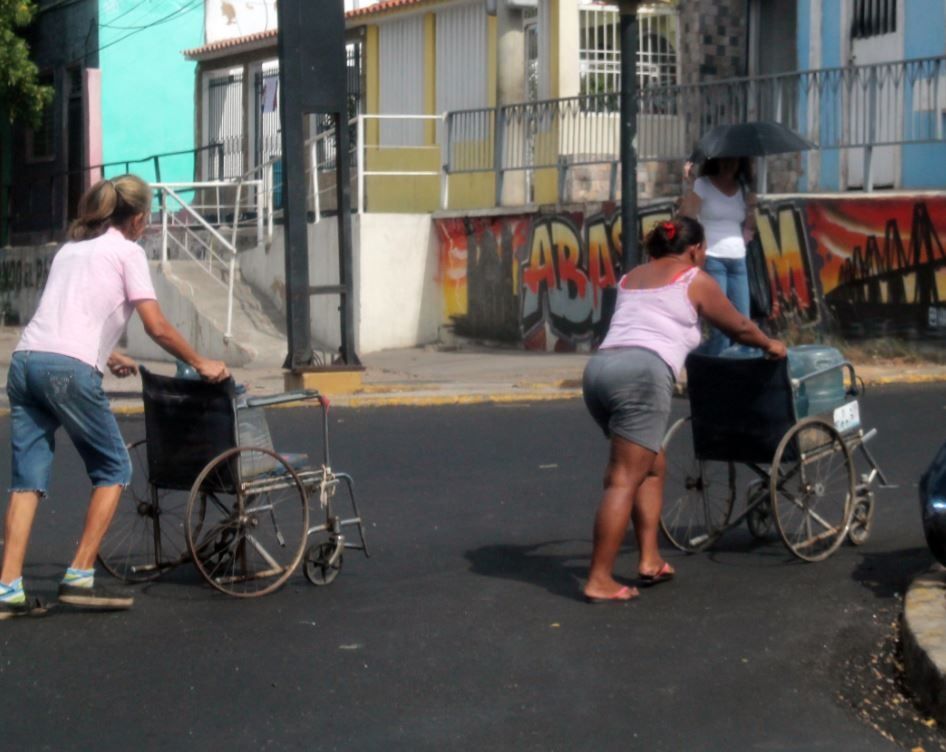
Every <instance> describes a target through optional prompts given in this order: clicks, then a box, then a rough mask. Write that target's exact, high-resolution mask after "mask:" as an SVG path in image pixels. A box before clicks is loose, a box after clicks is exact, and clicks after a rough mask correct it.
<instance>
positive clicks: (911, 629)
mask: <svg viewBox="0 0 946 752" xmlns="http://www.w3.org/2000/svg"><path fill="white" fill-rule="evenodd" d="M901 621H902V627H903V629H902V630H901V631H902V642H903V668H904V674H905V678H906V682H907V684H908V686H909V687H910V689H911V690H912V691H913V692H914V694H916V696H917V699H918V700H919V703H920V705H921V706H922V707H923V708H924V710H926V711H927V712H928V713H929V714H930V715H931V716H932V717H933V718H935V719H936V720H937V721H939V722H940V723H946V569H943V568H942V567H940V566H939V565H936V566H934V567H933V568H932V569H931V570H930V571H929V572H927V573H925V574H922V575H920V576H919V577H917V578H916V579H914V580H913V582H912V583H910V587H909V588H908V589H907V593H906V596H905V597H904V600H903V617H902V620H901Z"/></svg>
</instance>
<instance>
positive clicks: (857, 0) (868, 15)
mask: <svg viewBox="0 0 946 752" xmlns="http://www.w3.org/2000/svg"><path fill="white" fill-rule="evenodd" d="M896 30H897V0H854V12H853V15H852V18H851V37H852V38H853V39H867V38H869V37H876V36H880V35H881V34H893V33H894V32H895V31H896Z"/></svg>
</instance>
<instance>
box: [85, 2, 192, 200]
mask: <svg viewBox="0 0 946 752" xmlns="http://www.w3.org/2000/svg"><path fill="white" fill-rule="evenodd" d="M203 9H204V3H203V0H164V2H147V3H142V2H141V0H99V47H100V52H99V66H100V68H101V70H102V151H103V157H104V161H105V162H114V161H118V160H135V159H141V158H143V157H148V156H150V155H153V154H161V153H164V152H172V151H183V150H189V149H193V148H194V145H195V144H194V138H195V134H194V85H195V84H194V75H195V66H196V64H195V63H193V62H191V61H189V60H186V59H185V58H184V56H183V55H182V54H181V51H182V50H185V49H190V48H193V47H199V46H200V45H201V44H203V39H204V13H203ZM124 170H125V168H124V165H121V166H118V167H113V168H110V169H109V170H107V171H106V177H107V176H109V175H117V174H119V173H121V172H124ZM131 171H132V172H135V173H137V174H139V175H141V177H143V178H145V179H146V180H149V181H153V180H155V179H156V175H155V174H154V173H155V171H154V167H153V165H152V164H151V163H150V162H149V163H143V164H133V165H131ZM161 179H162V180H163V181H165V182H171V181H191V180H193V179H194V158H193V156H192V155H184V156H178V157H172V158H164V159H162V160H161Z"/></svg>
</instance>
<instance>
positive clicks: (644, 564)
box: [582, 217, 786, 603]
mask: <svg viewBox="0 0 946 752" xmlns="http://www.w3.org/2000/svg"><path fill="white" fill-rule="evenodd" d="M646 244H647V251H648V254H649V256H650V261H648V262H647V263H646V264H643V265H641V266H638V267H636V268H634V269H632V270H631V271H630V272H628V273H627V274H625V275H624V276H623V277H622V278H621V281H620V282H619V283H618V299H617V305H616V306H615V310H614V316H613V317H612V318H611V324H610V326H609V327H608V333H607V335H606V336H605V338H604V341H603V342H602V343H601V346H600V347H599V348H598V352H596V353H595V354H594V355H593V356H592V357H591V359H590V360H589V361H588V365H587V366H586V367H585V373H584V378H583V381H582V392H583V394H584V398H585V405H586V406H587V407H588V412H590V413H591V416H592V417H593V418H594V419H595V421H596V422H597V423H598V425H599V426H600V427H601V429H602V430H603V431H604V435H605V436H607V437H608V438H609V439H610V441H611V451H610V456H609V459H608V466H607V470H606V472H605V476H604V494H603V496H602V497H601V503H600V504H599V506H598V513H597V516H596V517H595V527H594V551H593V553H592V557H591V571H590V572H589V575H588V582H587V584H586V585H585V590H584V594H585V598H586V599H587V600H588V602H589V603H626V602H627V601H630V600H632V599H634V598H636V597H637V596H638V595H639V592H638V590H637V588H636V587H631V586H629V585H624V584H622V583H620V582H618V581H617V580H615V579H614V562H615V560H616V559H617V555H618V551H619V550H620V548H621V544H622V543H623V542H624V536H625V535H626V533H627V525H628V522H629V521H631V520H632V519H633V522H634V534H635V536H636V538H637V545H638V551H639V556H640V560H639V562H638V570H637V571H638V580H639V582H640V583H641V584H645V585H653V584H656V583H658V582H666V581H668V580H670V579H672V578H673V575H674V570H673V567H671V566H670V565H669V564H668V563H667V562H666V561H664V560H663V559H662V558H661V556H660V551H659V548H658V545H657V530H658V527H659V525H660V508H661V506H662V505H663V483H664V455H663V451H662V450H661V448H660V445H661V442H662V441H663V436H664V433H665V432H666V430H667V420H668V418H669V417H670V399H671V396H672V394H673V385H674V382H675V381H676V379H677V378H679V376H680V371H681V369H682V368H683V363H684V361H685V360H686V356H687V354H688V353H689V352H690V350H693V349H694V348H695V347H696V346H697V345H699V344H700V327H699V320H700V317H701V316H702V317H704V318H705V319H706V320H707V321H709V322H710V323H711V324H713V326H717V327H719V328H720V329H722V330H723V331H724V332H725V333H726V334H728V335H729V336H730V337H732V338H733V339H735V340H736V341H737V342H741V343H742V344H745V345H751V346H753V347H759V348H762V349H763V350H764V351H765V353H766V355H767V356H768V357H772V358H784V357H785V355H786V350H785V345H784V344H782V343H781V342H779V341H778V340H775V339H769V338H768V337H767V336H765V334H764V333H763V332H762V330H761V329H759V327H757V326H756V325H755V324H753V323H752V321H751V320H749V319H748V318H747V317H746V316H744V315H742V314H741V313H739V311H737V310H736V309H735V308H734V307H733V305H732V303H730V302H729V300H727V299H726V296H725V295H724V294H723V291H722V290H721V289H720V287H719V285H718V284H717V283H716V282H715V281H714V280H713V278H712V277H711V276H710V275H709V274H707V273H706V272H704V271H702V269H701V267H702V265H703V261H704V259H705V257H706V239H705V236H704V234H703V227H702V225H700V223H699V222H697V221H696V220H694V219H690V218H688V217H680V218H678V219H676V220H674V221H672V222H664V223H662V224H660V225H658V226H657V227H656V228H654V230H653V231H652V232H651V233H650V235H648V237H647V241H646Z"/></svg>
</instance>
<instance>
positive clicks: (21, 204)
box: [0, 143, 223, 238]
mask: <svg viewBox="0 0 946 752" xmlns="http://www.w3.org/2000/svg"><path fill="white" fill-rule="evenodd" d="M204 153H207V154H210V155H212V161H211V164H213V165H214V166H215V169H216V170H217V174H219V172H220V170H222V166H223V145H222V144H219V143H212V144H207V145H206V146H199V147H197V148H195V149H182V150H179V151H169V152H162V153H161V154H152V155H150V156H147V157H141V158H140V159H120V160H115V161H112V162H102V163H99V164H93V165H88V166H86V167H81V168H77V169H73V170H62V171H58V172H55V173H52V174H47V175H42V176H41V177H35V178H33V177H31V173H29V172H28V173H27V175H26V179H21V177H22V176H17V177H15V178H14V179H13V180H12V181H11V184H10V187H9V188H8V190H7V194H8V196H9V203H8V205H6V206H0V211H4V212H7V216H6V221H7V223H8V225H9V227H10V230H11V232H12V233H13V234H17V233H43V232H45V233H48V234H49V236H50V238H52V237H55V236H57V235H58V233H60V232H61V231H62V230H64V229H65V228H66V227H67V226H68V224H69V221H70V220H71V219H72V218H74V216H75V211H76V206H77V205H78V201H79V197H80V196H81V195H82V192H83V191H84V190H85V189H86V188H87V187H88V186H90V185H92V184H93V183H95V182H96V181H97V180H100V179H101V178H103V177H116V176H117V175H119V174H123V173H134V174H136V175H139V176H140V177H141V178H143V179H144V180H147V181H149V182H155V183H160V182H161V181H162V176H164V177H166V176H167V175H168V173H169V172H170V173H172V174H173V173H175V172H181V170H180V169H176V166H175V164H174V162H175V161H177V162H180V161H181V158H182V157H187V156H192V157H193V158H194V160H195V161H196V160H198V159H199V157H200V155H201V154H204ZM32 169H33V167H32V166H30V170H32ZM192 170H193V167H189V170H188V171H189V173H190V174H189V175H188V177H191V176H192V175H193V172H192Z"/></svg>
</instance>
